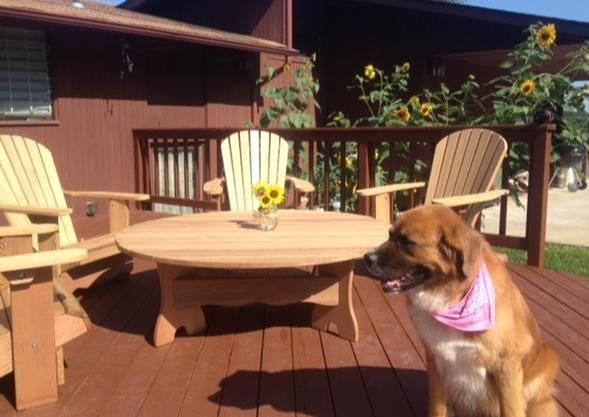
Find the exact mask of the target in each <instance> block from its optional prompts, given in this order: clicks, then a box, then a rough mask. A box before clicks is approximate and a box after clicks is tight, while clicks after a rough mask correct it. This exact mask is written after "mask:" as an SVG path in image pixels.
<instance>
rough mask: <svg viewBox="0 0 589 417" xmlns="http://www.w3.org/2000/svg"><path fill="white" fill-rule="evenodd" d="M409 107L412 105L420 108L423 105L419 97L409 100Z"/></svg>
mask: <svg viewBox="0 0 589 417" xmlns="http://www.w3.org/2000/svg"><path fill="white" fill-rule="evenodd" d="M409 105H411V106H412V107H415V108H418V107H419V106H420V105H421V102H420V101H419V97H418V96H413V97H411V98H410V99H409Z"/></svg>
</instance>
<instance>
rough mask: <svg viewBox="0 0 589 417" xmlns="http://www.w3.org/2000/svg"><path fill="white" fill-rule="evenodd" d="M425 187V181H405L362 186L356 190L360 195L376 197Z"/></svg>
mask: <svg viewBox="0 0 589 417" xmlns="http://www.w3.org/2000/svg"><path fill="white" fill-rule="evenodd" d="M423 187H425V182H421V181H420V182H405V183H400V184H389V185H382V186H380V187H372V188H362V189H359V190H356V194H358V195H359V196H360V197H374V196H377V195H381V194H387V193H394V192H397V191H406V190H414V189H416V188H423Z"/></svg>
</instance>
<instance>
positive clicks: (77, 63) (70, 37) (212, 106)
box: [0, 22, 258, 216]
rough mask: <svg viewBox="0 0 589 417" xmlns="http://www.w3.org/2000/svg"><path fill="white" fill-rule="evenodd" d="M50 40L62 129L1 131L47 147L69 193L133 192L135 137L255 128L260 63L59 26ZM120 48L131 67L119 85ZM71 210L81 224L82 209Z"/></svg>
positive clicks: (247, 56)
mask: <svg viewBox="0 0 589 417" xmlns="http://www.w3.org/2000/svg"><path fill="white" fill-rule="evenodd" d="M0 24H2V23H1V22H0ZM49 35H50V36H49V39H50V40H49V43H50V51H51V53H50V67H51V73H52V87H53V96H54V104H55V118H56V120H57V122H58V123H57V124H54V125H32V124H26V123H20V124H14V123H12V124H10V125H8V124H6V123H5V124H2V125H0V132H2V133H10V134H18V135H24V136H28V137H31V138H34V139H36V140H38V141H40V142H42V143H44V144H45V145H46V146H48V147H49V149H51V151H52V152H53V155H54V158H55V160H56V164H57V167H58V170H59V173H60V177H61V181H62V183H63V185H64V188H66V189H80V190H115V191H134V188H135V182H134V178H135V177H134V154H133V136H132V129H133V128H140V127H187V126H190V127H223V126H243V125H244V124H245V123H246V122H247V121H250V120H251V111H252V100H253V85H254V81H255V79H256V78H257V76H258V72H257V71H258V68H257V66H256V65H257V64H256V65H254V64H252V62H257V59H258V58H257V54H253V53H246V52H238V51H230V50H223V49H219V48H217V49H214V48H207V47H193V46H183V45H179V44H172V43H168V42H163V41H149V42H148V41H146V40H143V39H140V38H133V37H123V36H122V35H116V34H109V33H104V32H93V31H83V30H77V29H66V28H57V27H53V28H49ZM125 42H127V43H128V44H129V46H130V55H131V57H132V60H133V62H134V68H133V71H132V72H131V73H130V74H125V76H124V77H123V78H121V70H122V64H121V48H122V46H123V44H124V43H125ZM98 203H99V210H101V211H104V210H105V202H103V201H99V202H98ZM70 204H71V205H72V207H73V208H74V210H75V214H76V215H78V216H79V215H83V213H84V207H85V201H73V200H72V201H71V202H70Z"/></svg>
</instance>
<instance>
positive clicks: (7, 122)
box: [0, 20, 59, 127]
mask: <svg viewBox="0 0 589 417" xmlns="http://www.w3.org/2000/svg"><path fill="white" fill-rule="evenodd" d="M0 26H1V27H4V28H12V29H20V30H28V31H38V32H44V33H45V59H46V63H47V76H48V77H49V83H48V84H49V94H50V99H49V102H50V103H51V104H50V105H51V116H50V117H47V118H33V119H31V118H29V117H26V118H6V119H2V118H0V126H2V127H5V126H58V125H59V118H58V110H57V98H56V95H55V79H54V77H53V75H54V71H53V67H54V61H53V53H52V49H53V36H52V35H53V34H52V31H51V30H50V29H49V28H48V27H46V26H41V27H39V26H38V25H32V24H27V23H24V24H23V23H22V22H19V23H17V22H13V21H10V20H8V21H0Z"/></svg>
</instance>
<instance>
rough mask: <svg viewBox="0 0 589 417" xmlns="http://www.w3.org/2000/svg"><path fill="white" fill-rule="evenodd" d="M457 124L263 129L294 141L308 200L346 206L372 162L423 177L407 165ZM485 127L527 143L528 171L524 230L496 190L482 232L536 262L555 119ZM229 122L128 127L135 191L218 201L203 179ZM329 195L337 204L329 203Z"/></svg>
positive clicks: (214, 171) (295, 164)
mask: <svg viewBox="0 0 589 417" xmlns="http://www.w3.org/2000/svg"><path fill="white" fill-rule="evenodd" d="M465 127H466V126H465ZM461 128H463V127H461V126H449V127H419V128H418V127H403V128H350V129H339V128H312V129H270V130H272V131H274V132H276V133H278V134H279V135H281V136H283V137H284V138H286V139H287V140H289V141H292V142H293V143H294V144H297V146H293V147H292V155H291V158H290V161H291V167H290V170H291V173H292V174H293V175H295V176H303V177H309V178H311V179H312V180H313V181H314V183H315V185H316V186H318V192H317V193H315V196H313V200H312V204H313V205H315V206H317V205H319V206H323V208H324V209H327V210H329V209H333V208H334V206H335V207H338V206H339V207H341V208H342V210H346V206H348V207H349V204H348V202H349V200H350V198H352V197H353V186H354V185H355V186H357V188H365V187H371V186H374V185H375V177H376V173H377V170H378V171H385V172H388V180H389V182H392V180H393V179H394V173H395V172H396V171H397V170H399V169H400V168H404V169H405V171H406V172H407V174H408V180H409V181H412V180H421V179H423V178H422V176H423V175H421V174H420V173H419V172H418V170H415V169H414V163H413V162H414V161H415V160H417V159H420V160H422V161H424V162H425V164H426V165H429V164H430V162H431V157H432V155H433V149H434V147H435V145H436V143H437V142H438V141H439V140H440V139H441V138H443V137H444V136H446V135H447V134H449V133H451V132H453V131H456V130H458V129H461ZM487 128H489V129H492V130H495V131H496V132H498V133H500V134H501V135H503V136H504V137H505V138H506V140H507V142H508V144H509V147H510V148H509V149H510V150H511V148H512V147H513V145H514V144H516V143H523V144H527V146H528V147H529V157H530V159H529V171H530V179H529V190H528V200H527V204H526V229H525V236H523V237H521V236H512V235H508V234H507V233H506V231H507V199H508V198H509V197H503V198H502V199H501V202H500V215H499V230H498V233H487V234H485V236H486V238H487V239H488V240H489V242H490V243H491V244H494V245H498V246H504V247H509V248H514V249H523V250H526V251H527V254H528V264H529V265H533V266H543V264H544V246H545V234H546V207H547V197H548V180H549V164H550V151H551V146H552V145H551V144H552V133H553V131H554V126H552V125H547V126H535V125H531V126H511V125H510V126H503V125H498V126H487ZM236 130H239V129H238V128H235V129H226V128H223V129H218V128H207V129H201V128H187V129H135V130H134V131H133V135H134V140H135V156H136V188H137V191H138V192H143V193H148V194H150V195H151V196H152V200H151V201H152V202H153V203H155V204H167V205H179V206H185V207H190V208H191V209H192V210H209V209H217V208H218V206H217V203H216V202H214V201H210V200H208V199H207V197H206V196H205V195H204V194H203V192H202V185H203V184H204V182H206V181H208V180H210V179H212V178H214V177H220V176H222V162H221V153H220V149H219V146H220V141H221V139H222V138H224V137H226V136H228V135H229V134H231V133H233V132H235V131H236ZM401 143H404V144H407V146H406V147H404V148H403V151H402V152H401V151H400V152H398V153H397V152H395V151H394V150H395V149H397V148H398V147H399V146H398V144H401ZM350 144H354V145H350ZM382 144H388V147H389V149H391V150H392V151H391V153H390V157H387V158H384V159H383V158H381V160H380V164H381V166H380V168H379V167H377V162H376V159H375V153H376V152H377V149H379V148H382V146H381V145H382ZM350 146H353V147H354V153H355V155H354V158H350V155H349V148H350ZM508 155H509V153H508ZM401 156H403V157H401ZM509 162H510V160H509V158H506V159H505V161H504V163H503V167H502V179H501V181H502V187H504V188H507V185H508V174H509ZM318 164H319V165H318ZM350 170H352V171H354V173H355V176H356V179H357V183H356V184H354V185H352V184H350V181H349V180H350V177H349V172H350ZM420 175H421V176H420ZM334 177H335V181H334V180H333V179H334ZM426 179H427V178H426ZM422 197H423V195H422V194H420V193H417V194H415V195H414V194H413V193H410V195H409V196H408V202H409V204H410V205H412V204H413V203H414V202H415V201H418V200H419V198H422ZM334 201H337V203H338V204H334ZM358 203H359V204H358V206H357V208H356V209H355V210H354V211H358V212H360V213H363V214H368V215H371V214H374V206H373V205H372V204H371V203H370V201H369V200H367V199H360V200H359V202H358ZM348 211H350V209H349V208H348Z"/></svg>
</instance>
